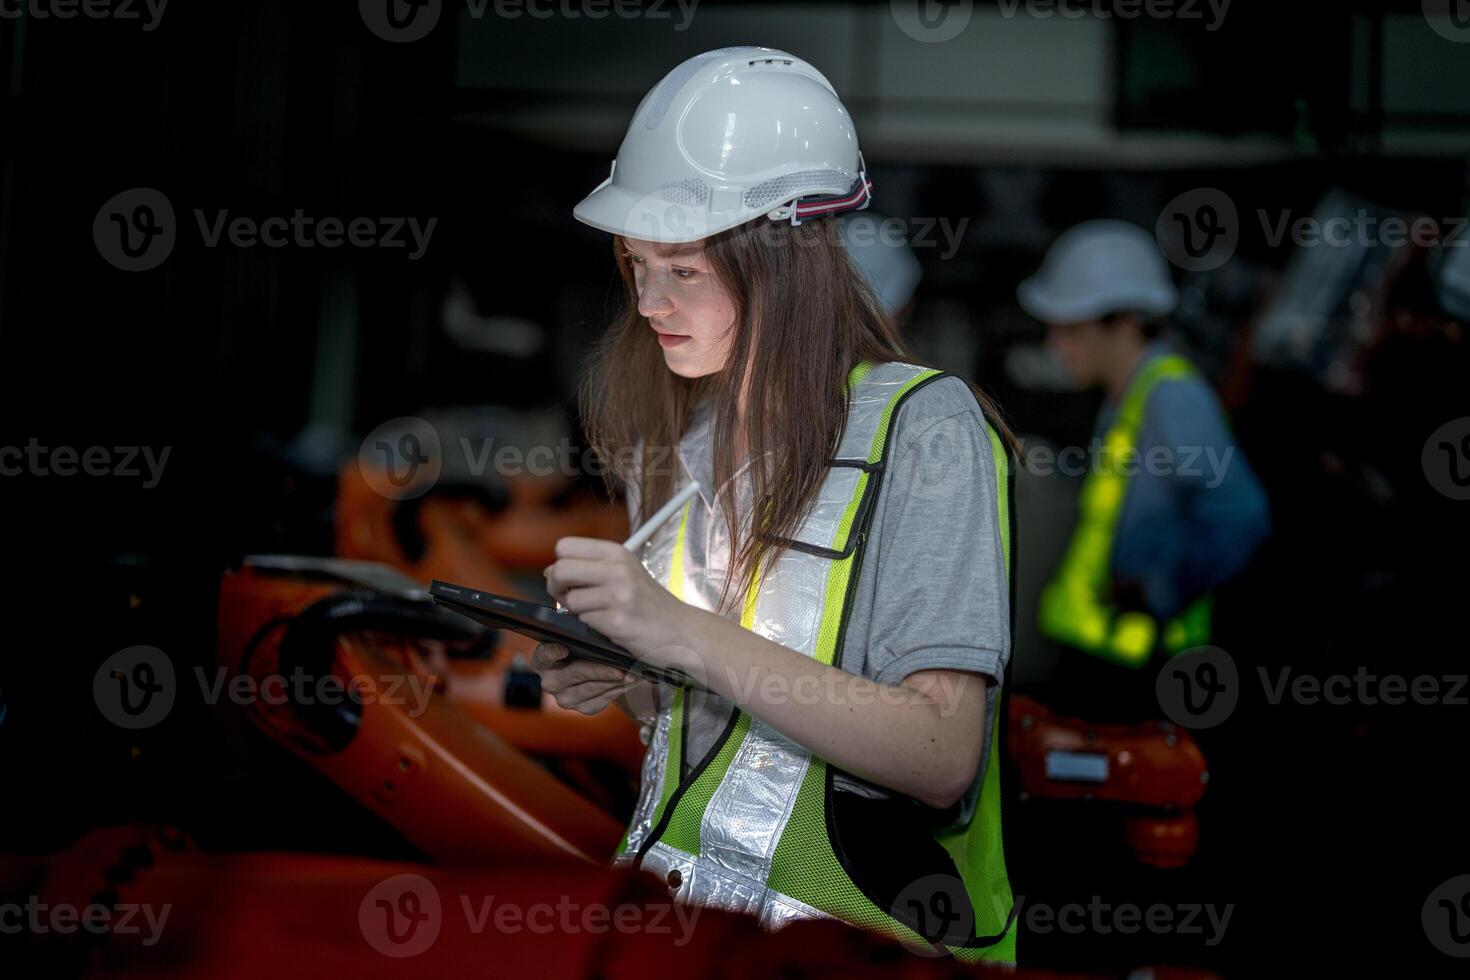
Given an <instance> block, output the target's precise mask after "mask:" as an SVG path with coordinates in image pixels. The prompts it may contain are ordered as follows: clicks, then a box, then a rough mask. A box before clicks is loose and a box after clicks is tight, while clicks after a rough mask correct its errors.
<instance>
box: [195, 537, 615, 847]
mask: <svg viewBox="0 0 1470 980" xmlns="http://www.w3.org/2000/svg"><path fill="white" fill-rule="evenodd" d="M298 561H299V560H298ZM267 564H268V563H267V562H266V561H264V560H260V561H259V566H265V565H267ZM354 564H355V563H354ZM259 566H258V565H253V564H252V563H251V562H250V561H249V560H247V562H246V563H245V564H244V565H243V566H242V567H241V568H240V569H239V570H235V571H230V572H227V573H226V574H225V576H224V578H223V580H222V582H221V586H220V615H219V638H218V640H219V642H218V658H219V662H220V664H221V665H222V666H224V667H225V668H227V670H228V671H229V675H230V677H231V678H233V677H234V676H235V675H246V676H248V677H250V678H251V679H252V680H253V682H254V684H255V685H256V688H255V689H256V690H258V691H260V692H261V694H262V696H260V697H256V698H252V699H249V700H248V704H247V706H246V707H244V708H242V709H240V710H241V712H242V713H243V715H244V717H245V718H246V719H248V722H249V724H250V725H252V726H253V727H254V728H255V729H256V730H258V731H260V732H261V733H263V734H265V735H266V736H267V737H269V738H271V739H272V740H274V741H276V742H278V743H280V744H282V745H284V746H286V747H287V748H288V749H289V750H291V751H292V752H293V753H295V754H296V755H298V756H300V757H301V758H303V759H305V760H306V761H307V762H308V763H310V764H311V765H312V766H313V767H315V768H316V769H317V770H318V771H319V772H320V773H321V774H322V775H323V776H325V777H326V778H328V779H329V780H331V781H332V782H334V783H336V784H337V785H338V786H340V787H341V788H342V789H344V790H345V791H346V792H347V793H349V794H350V795H351V796H352V797H353V798H355V799H356V800H358V801H359V802H360V803H362V804H363V805H364V806H365V807H367V808H368V809H369V810H371V811H373V812H374V813H377V814H378V815H379V816H381V817H383V818H384V819H385V820H386V821H388V822H389V823H390V824H392V825H393V826H395V827H396V828H398V830H399V831H400V832H401V833H403V835H404V836H405V837H406V838H407V839H408V840H409V841H410V842H412V843H413V844H414V845H416V846H417V847H418V848H419V849H420V850H422V851H423V852H424V853H426V854H428V855H429V856H430V857H431V858H433V859H434V860H435V861H436V862H443V863H446V864H450V865H455V866H465V865H481V864H488V863H495V862H499V861H502V860H505V859H508V858H514V857H525V856H527V855H538V854H540V855H561V856H568V857H575V858H579V859H581V860H584V861H589V862H593V863H603V862H604V861H606V859H607V858H608V857H610V856H611V854H612V851H613V849H614V847H615V846H616V844H617V842H618V839H619V837H620V835H621V833H622V827H621V825H620V824H619V822H618V821H617V820H616V819H615V818H614V816H612V815H611V814H610V813H609V812H608V807H607V805H606V804H607V796H608V791H607V789H606V787H605V785H604V784H600V783H599V782H598V780H597V779H595V778H592V773H591V772H590V770H586V769H585V768H584V769H583V770H582V771H581V773H580V775H582V776H583V777H584V778H581V779H579V778H577V777H578V775H579V773H578V770H577V769H576V768H575V767H573V768H572V769H571V770H570V772H571V773H572V776H571V778H570V779H569V780H568V779H566V778H558V777H557V776H556V775H553V774H552V772H551V771H549V770H548V768H547V767H546V766H544V765H542V764H539V763H538V762H536V761H535V760H533V759H532V758H531V757H530V756H529V755H527V752H534V753H537V754H541V755H550V756H556V755H558V754H560V755H563V756H570V757H572V759H571V761H572V762H577V761H581V762H582V763H584V764H586V763H590V762H593V761H596V760H602V761H604V762H608V763H613V764H615V765H614V772H615V773H616V778H620V779H628V778H631V777H629V775H628V773H629V771H630V770H631V771H632V772H634V773H636V771H637V764H638V763H637V760H638V759H639V758H641V753H642V745H641V743H640V742H639V740H638V737H637V734H636V728H635V726H633V725H632V722H631V721H630V720H628V719H627V718H626V717H623V718H621V720H619V714H620V713H619V712H616V711H610V712H603V713H601V714H599V715H597V716H593V717H590V718H589V717H586V716H583V715H580V714H578V713H576V712H571V711H563V710H562V709H560V708H556V707H555V706H554V704H553V705H550V706H548V705H547V703H546V702H547V701H549V700H550V699H549V698H543V701H542V704H541V706H540V707H526V708H517V707H511V706H507V705H505V704H504V703H503V702H502V703H498V704H496V705H494V706H493V708H492V706H491V705H490V703H489V701H488V699H482V698H481V697H477V698H476V699H475V700H474V704H475V706H476V709H477V714H476V715H471V714H470V713H468V712H465V711H463V710H460V708H459V707H457V706H456V704H455V703H454V701H453V693H454V691H455V689H456V684H457V681H456V679H455V678H454V677H453V675H452V673H451V674H450V675H449V676H448V679H447V680H446V678H445V675H442V674H435V673H434V672H433V671H432V670H430V669H429V667H428V665H427V663H426V661H425V657H424V656H423V655H421V651H422V650H423V649H424V644H425V643H426V642H431V643H437V644H441V645H443V646H446V647H451V646H467V645H468V646H473V645H474V644H476V643H482V642H483V641H484V639H485V638H484V636H483V632H484V631H482V630H481V628H480V627H478V626H475V625H474V624H467V623H465V622H464V621H463V620H462V619H461V618H460V617H457V616H453V615H452V614H449V613H446V612H445V611H443V610H441V609H439V608H438V607H437V606H434V605H433V604H432V603H431V602H429V601H427V599H426V598H423V597H421V596H415V595H414V594H413V593H412V592H406V593H395V592H393V591H391V590H389V589H386V588H376V589H375V588H364V587H362V586H361V585H360V584H359V583H354V582H350V581H347V580H346V579H345V578H344V576H345V575H346V574H350V573H351V571H352V565H348V566H345V567H346V571H345V572H344V566H343V565H342V564H340V563H324V565H322V566H319V567H318V568H317V569H316V570H315V571H313V570H312V566H311V564H310V563H309V562H308V563H305V564H299V565H297V567H294V568H290V567H280V566H279V564H278V565H277V567H259ZM329 569H330V570H329ZM426 638H428V639H427V640H426ZM298 677H300V678H304V682H303V681H298V680H297V678H298ZM333 678H334V679H335V680H331V682H330V683H326V682H327V681H328V680H330V679H333ZM270 680H274V681H275V685H274V687H271V686H269V681H270ZM231 682H233V681H231ZM321 692H325V693H321ZM480 693H481V695H483V692H480ZM267 694H274V695H275V696H272V697H267V696H265V695H267ZM629 736H631V740H630V738H629ZM566 776H567V772H566V771H563V777H566ZM569 781H570V782H571V783H572V784H573V785H575V786H576V789H574V788H573V786H572V785H568V782H569ZM635 785H636V784H635Z"/></svg>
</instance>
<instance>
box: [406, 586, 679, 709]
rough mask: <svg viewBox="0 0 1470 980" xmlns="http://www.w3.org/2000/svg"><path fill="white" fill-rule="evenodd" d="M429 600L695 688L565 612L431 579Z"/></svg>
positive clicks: (576, 651)
mask: <svg viewBox="0 0 1470 980" xmlns="http://www.w3.org/2000/svg"><path fill="white" fill-rule="evenodd" d="M429 595H430V597H431V598H433V600H434V601H435V602H437V603H438V604H439V605H441V606H443V607H444V608H445V609H450V610H453V611H454V612H457V613H459V614H460V615H461V616H468V617H469V618H470V619H473V620H474V621H475V622H477V623H483V624H484V625H486V626H489V627H490V628H492V629H505V630H510V631H511V632H513V633H520V634H522V635H523V636H529V637H532V638H534V639H537V640H541V641H543V642H546V643H561V644H565V645H566V647H567V649H568V650H570V651H571V655H572V656H573V657H580V658H581V659H583V660H591V661H594V662H596V663H600V664H608V665H609V666H612V667H617V668H618V669H619V670H625V671H627V672H628V673H630V674H636V675H637V676H639V677H643V678H646V679H647V680H651V681H657V682H659V683H661V684H672V685H674V686H676V687H698V686H699V685H698V684H696V683H695V682H694V681H691V680H690V679H689V678H688V676H686V675H685V674H684V672H683V671H681V670H678V669H669V670H665V669H663V668H660V667H651V666H649V665H648V664H645V663H643V662H642V661H640V660H639V659H638V658H636V657H634V656H633V655H632V654H631V653H629V652H628V651H627V650H625V649H623V648H622V647H620V646H618V645H617V644H616V643H614V642H613V641H612V640H609V639H608V638H607V637H605V636H603V635H602V634H601V633H599V632H597V631H596V630H595V629H593V628H592V627H590V626H588V625H587V624H586V623H584V622H582V621H581V620H580V619H578V618H577V617H576V616H574V615H572V614H571V613H569V612H567V611H566V610H565V609H553V608H552V607H551V606H543V605H541V604H540V603H539V602H527V601H526V600H524V599H512V598H510V597H508V596H503V595H496V594H495V593H493V592H480V591H478V590H476V589H471V588H469V587H468V586H464V585H454V584H453V583H450V582H441V581H439V580H438V579H435V580H434V581H433V583H431V584H430V585H429Z"/></svg>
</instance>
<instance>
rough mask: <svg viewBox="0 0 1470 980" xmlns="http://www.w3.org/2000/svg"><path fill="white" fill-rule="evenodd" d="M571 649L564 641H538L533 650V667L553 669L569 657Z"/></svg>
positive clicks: (535, 668)
mask: <svg viewBox="0 0 1470 980" xmlns="http://www.w3.org/2000/svg"><path fill="white" fill-rule="evenodd" d="M570 653H571V650H569V649H567V647H566V645H565V644H562V643H538V644H536V649H535V650H533V651H531V667H532V669H534V670H538V671H539V670H553V669H555V668H556V667H558V666H560V665H561V662H562V661H564V660H566V659H567V656H568V655H569V654H570Z"/></svg>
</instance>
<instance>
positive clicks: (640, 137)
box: [534, 48, 1019, 962]
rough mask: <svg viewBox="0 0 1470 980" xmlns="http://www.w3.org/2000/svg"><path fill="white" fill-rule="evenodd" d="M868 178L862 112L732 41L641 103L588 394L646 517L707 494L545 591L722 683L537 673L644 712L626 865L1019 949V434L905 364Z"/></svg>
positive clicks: (580, 555)
mask: <svg viewBox="0 0 1470 980" xmlns="http://www.w3.org/2000/svg"><path fill="white" fill-rule="evenodd" d="M870 192H871V184H870V182H869V180H868V178H867V174H866V170H865V167H864V165H863V162H862V156H861V154H860V152H859V150H858V142H857V135H856V131H855V129H854V127H853V125H852V121H851V118H850V116H849V115H848V113H847V110H846V109H845V108H844V107H843V105H842V103H841V102H840V100H839V99H838V96H837V94H836V92H835V91H834V90H833V88H832V86H831V84H830V82H828V81H827V79H826V78H825V77H824V76H823V75H822V74H821V73H820V72H819V71H818V70H817V69H816V68H814V67H812V66H811V65H809V64H808V63H806V62H805V61H803V60H801V59H800V58H797V57H794V56H793V55H790V54H787V53H785V52H781V51H775V50H772V49H769V48H726V49H721V50H718V51H713V52H709V53H707V54H704V55H700V56H697V57H695V58H692V59H690V60H689V61H687V62H685V63H683V64H681V65H679V66H678V67H676V68H675V69H674V70H673V71H672V72H670V74H669V75H667V76H666V77H665V78H664V80H663V81H661V82H660V83H659V85H658V86H656V87H655V89H654V90H653V91H651V92H650V93H649V94H648V95H647V96H646V97H645V98H644V100H643V101H642V103H640V105H639V108H638V110H637V112H636V113H635V115H634V118H633V120H632V122H631V124H630V126H629V128H628V131H627V135H626V137H625V138H624V140H623V143H622V146H621V147H620V149H619V151H618V156H617V160H616V162H615V164H614V167H613V173H612V176H610V177H609V178H608V179H607V180H606V181H604V182H603V183H602V184H601V185H599V186H598V187H597V188H596V189H595V190H593V192H592V193H591V194H590V195H589V196H588V197H587V198H586V199H584V200H583V201H582V202H581V203H580V204H578V205H577V207H576V210H575V216H576V217H577V218H578V219H579V220H581V221H583V222H584V223H586V224H589V225H591V226H593V227H595V228H598V229H600V230H602V231H605V232H609V233H610V234H611V235H612V245H613V254H614V258H615V261H616V263H617V268H618V271H619V273H620V275H621V278H622V281H623V284H624V287H625V290H626V296H627V301H628V307H627V309H626V311H625V313H624V314H623V316H622V317H621V318H620V319H619V320H618V321H617V322H616V323H615V324H614V325H613V326H612V328H611V329H610V331H609V333H608V335H607V336H606V337H605V339H604V341H603V343H602V345H601V347H600V349H599V351H598V354H597V358H596V359H595V361H594V362H593V364H592V370H591V373H590V375H589V378H588V382H587V385H586V388H585V391H584V399H583V406H584V411H585V412H586V414H587V429H588V434H589V437H590V442H591V444H592V445H593V446H595V447H596V448H597V449H598V451H599V454H600V455H601V456H602V457H603V458H605V459H609V460H614V461H616V460H627V461H628V462H627V465H626V466H625V467H624V468H623V469H621V470H620V471H619V472H618V473H617V475H618V477H620V478H621V480H622V482H623V483H624V484H625V485H626V486H627V488H628V498H629V499H628V503H629V509H630V515H631V516H633V517H634V521H633V523H634V524H635V525H636V524H641V523H642V522H643V521H644V520H647V519H648V517H649V516H650V515H651V514H653V513H654V512H655V511H657V510H658V508H659V507H660V506H662V505H663V503H664V502H665V501H667V500H669V499H670V498H671V497H673V496H674V494H675V493H676V492H678V491H679V490H680V489H682V488H683V487H685V486H687V485H688V484H689V483H690V481H691V480H697V481H698V483H699V487H698V492H697V493H696V494H695V495H694V496H693V497H692V498H690V500H689V501H688V503H686V504H685V505H684V506H683V508H682V509H681V510H680V511H679V512H677V513H676V514H675V516H674V518H673V519H671V520H669V521H668V522H666V523H665V524H664V525H663V526H662V527H660V528H659V529H658V530H657V531H656V532H655V534H654V536H653V538H652V539H651V540H649V541H648V542H647V543H646V544H645V545H644V546H643V547H642V548H641V549H640V550H639V552H638V553H637V554H636V555H635V554H634V553H632V552H630V551H628V550H627V549H625V548H623V547H622V546H621V545H619V544H618V543H617V542H615V541H605V540H596V539H592V538H577V537H568V538H563V539H561V540H560V541H558V542H557V556H558V557H557V561H556V562H554V563H553V564H552V565H550V566H549V567H548V568H547V569H546V575H547V588H548V591H549V592H550V593H551V594H552V595H553V596H554V597H555V598H556V599H557V600H558V601H559V602H561V603H562V604H563V605H564V606H565V607H566V608H567V609H569V610H571V611H572V612H574V613H575V614H576V615H577V616H578V617H579V618H580V619H582V620H583V621H584V622H586V623H587V624H588V625H590V626H592V627H593V628H594V629H597V630H599V631H600V632H602V633H604V634H605V635H607V636H608V637H610V638H611V639H612V640H613V641H614V642H616V643H618V644H619V645H621V646H623V647H624V648H626V649H627V650H628V651H629V652H630V653H632V655H634V656H635V657H638V658H640V659H642V660H644V661H646V662H649V663H651V664H653V665H654V666H658V667H678V668H679V669H682V670H684V671H685V672H686V674H688V675H689V676H691V677H695V678H696V679H697V680H699V681H700V682H701V683H702V684H703V685H704V687H705V688H706V690H700V689H698V688H696V687H686V686H680V687H677V688H674V687H671V686H669V685H662V684H661V685H657V686H651V685H650V683H649V682H648V681H642V680H635V679H634V678H632V677H630V676H629V675H628V674H625V673H624V672H623V671H621V670H618V669H616V668H612V667H607V666H605V665H600V664H592V663H588V662H585V661H579V660H575V659H571V658H569V656H568V651H567V648H566V647H565V646H563V645H559V644H543V645H541V646H540V647H538V648H537V651H536V654H535V656H534V666H535V668H536V669H537V670H538V672H540V674H541V676H542V679H543V685H544V687H545V689H546V690H548V691H550V692H551V693H552V694H553V695H554V696H555V697H556V699H557V701H558V703H560V704H561V705H563V706H564V707H571V708H575V709H576V710H579V711H583V712H586V713H592V712H596V711H599V710H603V709H605V708H606V707H607V706H608V705H610V704H613V703H615V702H616V703H618V704H620V705H621V706H622V707H623V708H624V709H625V710H628V711H629V713H630V714H632V715H633V716H634V717H636V718H638V719H639V720H640V721H642V722H643V723H644V732H645V736H646V741H647V745H648V750H647V756H646V758H645V762H644V766H643V780H642V786H641V790H640V796H639V801H638V804H637V807H636V809H635V812H634V814H633V817H632V820H631V821H630V824H629V827H628V833H627V835H626V837H625V838H624V840H623V842H622V844H621V846H620V847H619V849H618V853H617V854H616V856H615V858H614V864H615V865H616V866H619V867H625V866H633V867H638V868H641V869H643V870H645V871H651V872H653V873H655V874H657V875H658V876H659V878H660V879H661V880H663V881H665V882H666V883H667V885H668V887H669V889H670V893H671V894H672V895H673V897H674V898H676V899H677V900H678V901H681V902H688V903H691V904H696V905H704V906H710V907H717V908H725V909H731V910H736V911H741V912H746V913H749V914H751V915H754V916H757V917H758V918H759V920H760V921H761V923H762V924H763V925H764V926H765V927H767V928H770V929H775V928H780V927H782V926H784V925H786V924H788V923H790V922H792V921H795V920H798V919H806V918H814V917H824V918H836V919H840V920H843V921H846V922H849V923H852V924H854V925H858V926H862V927H865V928H868V929H871V930H875V931H879V932H883V933H886V934H888V935H892V936H895V937H897V938H900V939H902V940H904V941H906V942H912V943H914V944H917V945H919V946H920V947H921V948H924V949H928V948H929V946H928V945H927V944H928V943H933V944H936V945H940V946H942V947H943V948H944V949H945V950H947V951H948V952H949V953H951V954H952V955H954V956H956V957H958V958H960V959H962V960H965V961H978V960H987V961H991V962H1014V960H1015V940H1016V932H1017V928H1018V924H1017V914H1018V911H1019V906H1018V904H1017V903H1016V902H1015V901H1014V899H1013V897H1012V893H1011V888H1010V881H1009V877H1008V874H1007V868H1006V860H1005V854H1004V850H1003V846H1002V835H1001V810H1000V801H1001V799H1002V794H1001V790H1000V769H1001V766H1000V761H999V759H998V758H997V756H998V754H999V745H1000V738H999V732H1000V730H1001V727H1000V726H1001V721H1000V719H1001V711H1000V698H1001V696H1002V693H1006V694H1008V693H1009V692H1008V691H1006V692H1002V690H1001V687H1002V684H1003V682H1004V679H1005V678H1006V677H1007V676H1008V674H1007V671H1006V666H1007V664H1008V662H1009V656H1010V647H1011V620H1010V614H1009V609H1010V595H1011V586H1010V568H1011V547H1012V537H1011V535H1012V527H1013V522H1012V510H1011V506H1010V500H1011V489H1010V487H1011V459H1012V452H1013V448H1014V438H1013V437H1012V436H1011V434H1010V432H1009V430H1008V429H1006V427H1005V425H1004V423H1003V422H1001V421H1000V419H999V415H998V413H997V412H996V410H995V407H994V406H993V405H992V404H991V403H990V401H989V399H988V398H987V397H986V396H985V395H984V394H983V393H982V392H980V391H979V390H978V389H976V388H974V387H973V386H971V385H970V384H968V383H967V382H965V381H964V380H963V379H960V378H957V377H953V376H948V375H945V374H944V373H943V372H940V371H937V370H934V369H932V368H928V367H926V366H924V365H920V364H917V363H915V362H914V361H913V359H912V358H910V357H909V356H907V354H906V352H905V351H904V349H903V348H902V346H901V345H900V344H899V342H898V341H897V340H896V339H895V337H894V335H893V331H892V328H891V326H890V322H889V320H888V317H887V315H886V314H885V311H884V310H883V309H881V308H880V306H879V304H878V302H877V301H876V300H875V297H874V296H873V294H872V291H871V290H870V289H869V288H868V287H867V286H866V285H865V284H864V282H863V280H862V279H861V277H860V276H859V275H858V273H857V272H856V270H855V269H854V267H853V265H852V264H851V263H850V262H849V261H848V259H847V257H846V256H845V255H844V254H843V250H842V244H841V242H840V240H839V236H838V235H837V234H836V233H835V227H834V223H833V221H832V216H833V215H836V214H838V213H840V212H842V211H845V210H851V209H854V208H860V207H862V206H864V205H865V204H866V202H867V200H868V197H869V195H870ZM757 518H759V520H757ZM752 528H753V529H754V530H752ZM941 911H942V914H941Z"/></svg>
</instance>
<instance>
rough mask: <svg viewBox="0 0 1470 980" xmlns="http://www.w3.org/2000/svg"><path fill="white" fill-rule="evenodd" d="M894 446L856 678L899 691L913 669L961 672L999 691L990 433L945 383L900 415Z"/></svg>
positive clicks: (1005, 641)
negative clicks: (981, 677) (864, 653)
mask: <svg viewBox="0 0 1470 980" xmlns="http://www.w3.org/2000/svg"><path fill="white" fill-rule="evenodd" d="M926 396H928V397H926ZM920 399H923V401H920ZM893 442H894V445H893V447H892V449H891V450H890V453H891V455H890V463H889V465H888V472H887V473H886V474H885V478H884V482H885V485H886V489H885V492H884V496H885V498H886V501H885V504H884V506H883V508H882V513H881V515H879V516H880V522H879V523H878V525H877V528H876V531H877V537H876V540H875V541H872V542H870V544H869V547H870V548H871V547H873V546H874V545H876V549H875V550H874V551H872V552H870V554H872V555H873V556H874V557H875V558H876V576H877V579H876V588H875V590H874V594H873V615H872V619H871V622H870V626H869V643H868V657H867V660H868V663H867V665H866V670H865V673H867V674H868V675H869V676H871V677H872V678H873V679H874V680H877V681H879V682H880V683H889V684H897V683H899V682H900V681H902V680H903V679H904V678H905V677H907V676H909V675H910V674H913V673H915V672H916V671H920V670H940V669H948V670H965V671H975V672H977V673H981V674H985V675H988V676H989V677H990V678H991V679H992V680H993V681H997V682H998V681H999V679H1000V678H1001V676H1002V673H1003V671H1004V670H1005V665H1006V662H1007V661H1008V660H1009V658H1010V653H1011V641H1010V589H1009V575H1008V573H1007V570H1006V563H1005V554H1004V550H1003V544H1002V536H1001V524H1000V514H999V511H998V505H997V501H998V491H997V482H996V480H997V465H996V460H995V456H994V451H993V449H992V445H991V439H990V429H989V426H988V423H987V422H986V421H985V419H984V416H983V415H982V414H981V412H980V409H979V406H978V404H976V402H975V398H974V395H973V394H972V393H971V392H970V391H969V389H968V387H967V386H965V385H964V382H963V381H960V380H959V379H944V380H943V381H941V382H935V383H933V384H931V385H929V386H926V387H925V388H923V389H920V391H918V392H916V393H915V394H914V395H913V396H911V398H910V400H909V401H908V402H906V403H905V404H904V405H903V406H902V408H901V409H900V415H899V419H898V428H897V429H896V430H895V432H894V438H893Z"/></svg>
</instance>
